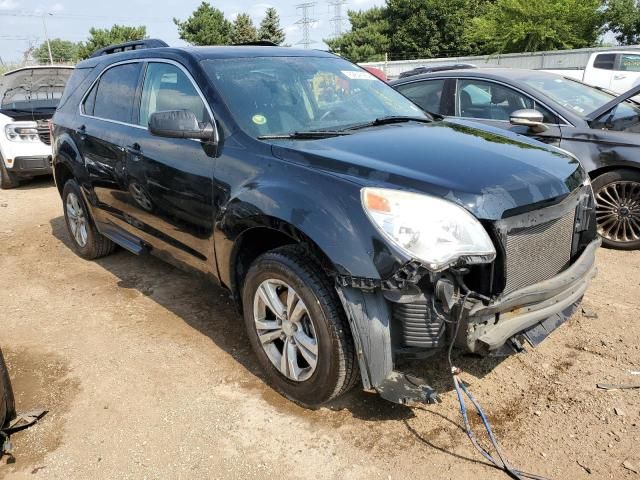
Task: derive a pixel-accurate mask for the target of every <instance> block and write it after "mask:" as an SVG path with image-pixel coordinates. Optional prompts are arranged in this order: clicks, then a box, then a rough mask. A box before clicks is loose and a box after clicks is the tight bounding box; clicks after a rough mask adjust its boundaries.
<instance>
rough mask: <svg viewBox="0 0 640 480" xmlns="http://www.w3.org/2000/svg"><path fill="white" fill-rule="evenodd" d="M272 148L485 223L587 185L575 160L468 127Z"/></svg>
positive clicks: (401, 130) (389, 129) (405, 129)
mask: <svg viewBox="0 0 640 480" xmlns="http://www.w3.org/2000/svg"><path fill="white" fill-rule="evenodd" d="M272 148H273V152H274V155H276V156H277V157H279V158H282V159H286V160H289V161H294V162H296V163H302V164H306V165H309V166H312V167H314V168H319V169H322V170H325V171H330V172H332V173H335V174H339V175H343V176H348V177H349V178H350V179H352V180H354V181H356V182H358V183H360V184H362V185H363V186H367V185H368V186H371V185H377V186H386V187H390V188H401V189H410V190H415V191H420V192H424V193H427V194H430V195H435V196H438V197H442V198H447V199H449V200H452V201H454V202H456V203H458V204H460V205H462V206H463V207H465V208H466V209H468V210H469V211H471V212H472V213H473V214H474V215H475V216H476V217H478V218H481V219H486V220H497V219H499V218H503V217H504V216H508V215H509V214H510V211H516V210H518V211H522V210H526V209H527V208H528V207H532V206H535V205H536V204H540V203H543V202H550V201H559V200H560V199H562V198H564V197H565V196H566V195H567V194H569V193H570V192H572V191H573V190H575V189H576V188H577V187H578V186H580V185H581V184H582V183H583V182H584V180H585V179H586V174H585V173H584V170H583V169H582V168H581V167H580V164H579V162H578V161H577V160H576V159H575V157H573V156H571V155H569V154H566V153H564V152H563V151H561V150H559V149H556V148H553V147H547V146H546V145H544V144H542V143H539V142H537V141H534V140H530V139H528V138H526V137H523V136H520V135H515V134H511V133H509V132H506V133H505V131H504V130H498V129H495V128H492V127H485V126H481V125H479V124H476V123H472V122H465V121H446V122H434V123H432V124H399V125H390V126H386V127H380V128H372V129H368V130H363V131H358V132H356V133H354V134H352V135H347V136H341V137H333V138H326V139H321V140H287V141H279V142H277V143H274V145H273V147H272Z"/></svg>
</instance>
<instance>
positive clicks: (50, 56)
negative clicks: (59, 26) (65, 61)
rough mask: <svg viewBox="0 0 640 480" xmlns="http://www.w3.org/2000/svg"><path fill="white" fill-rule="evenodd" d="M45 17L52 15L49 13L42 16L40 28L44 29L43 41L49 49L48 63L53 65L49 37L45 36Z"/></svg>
mask: <svg viewBox="0 0 640 480" xmlns="http://www.w3.org/2000/svg"><path fill="white" fill-rule="evenodd" d="M46 15H52V14H51V13H48V14H47V13H43V14H42V26H43V28H44V39H45V41H46V42H47V48H48V49H49V63H50V64H51V65H53V55H51V43H50V42H49V35H47V22H46V21H45V16H46Z"/></svg>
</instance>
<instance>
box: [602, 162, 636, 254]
mask: <svg viewBox="0 0 640 480" xmlns="http://www.w3.org/2000/svg"><path fill="white" fill-rule="evenodd" d="M593 190H594V193H595V196H596V202H597V204H598V205H597V209H596V217H597V221H598V233H599V234H600V236H601V237H602V244H603V245H604V246H605V247H608V248H614V249H618V250H636V249H638V248H640V172H637V171H634V170H614V171H611V172H607V173H604V174H602V175H600V176H599V177H597V178H596V179H595V180H594V181H593Z"/></svg>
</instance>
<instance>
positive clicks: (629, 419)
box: [0, 179, 640, 480]
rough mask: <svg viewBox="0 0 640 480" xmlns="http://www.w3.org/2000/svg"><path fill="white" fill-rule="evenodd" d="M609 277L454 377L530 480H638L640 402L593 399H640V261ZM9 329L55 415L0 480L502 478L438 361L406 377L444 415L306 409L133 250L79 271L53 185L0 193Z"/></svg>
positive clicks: (215, 296) (7, 338)
mask: <svg viewBox="0 0 640 480" xmlns="http://www.w3.org/2000/svg"><path fill="white" fill-rule="evenodd" d="M598 261H599V267H600V274H599V276H598V278H597V279H596V281H595V282H594V284H593V286H592V287H591V289H590V290H589V292H588V294H587V296H586V297H585V302H584V311H582V312H579V313H578V314H576V315H575V316H574V318H572V319H571V320H570V321H569V322H567V324H565V325H564V326H563V327H561V328H560V329H559V330H557V331H556V332H555V333H554V334H553V335H552V336H551V337H550V338H548V339H547V340H546V341H545V342H544V343H543V344H542V345H541V346H540V347H539V348H537V349H535V350H534V349H531V350H530V351H528V352H526V353H523V354H520V355H517V356H512V357H509V358H507V359H502V360H496V359H476V358H468V357H464V358H459V359H457V360H456V363H458V364H459V365H460V366H462V367H463V369H464V370H465V373H464V378H465V379H466V380H467V381H468V383H470V384H471V389H472V391H473V392H474V394H476V396H477V397H478V398H479V400H480V402H481V403H482V404H483V406H484V407H485V408H486V410H487V411H488V412H489V414H490V418H491V420H492V422H493V425H494V426H495V428H496V430H497V432H498V434H499V437H500V439H501V441H502V444H503V447H504V449H505V450H506V451H507V452H508V455H509V457H510V458H511V459H512V460H513V463H515V464H516V465H517V466H519V467H520V468H522V469H523V470H526V471H530V472H534V473H537V474H540V475H545V476H547V477H551V478H564V479H579V478H611V479H624V478H639V477H640V475H639V474H638V473H637V472H640V450H639V449H638V445H639V444H640V443H639V441H640V429H639V422H640V418H639V416H640V391H638V390H635V391H631V390H629V391H614V392H605V391H602V390H597V389H596V384H597V383H640V376H634V375H632V374H631V373H630V372H631V371H637V370H640V348H639V344H638V339H639V338H640V326H639V322H638V319H639V318H640V252H615V251H607V250H601V251H600V252H599V255H598ZM0 322H1V323H0V345H2V348H3V350H4V352H5V356H6V357H7V358H6V359H7V362H8V365H9V369H10V373H11V376H12V378H13V382H14V390H15V393H16V401H17V404H18V407H19V410H21V411H28V410H29V409H32V408H35V407H43V408H46V409H48V410H49V414H48V415H46V417H44V418H43V419H42V420H41V422H40V423H38V424H37V425H36V426H35V427H33V428H31V429H28V430H26V431H24V432H21V433H18V434H16V435H15V436H14V437H13V441H14V444H15V462H13V463H9V464H4V463H3V462H0V478H2V477H5V478H10V479H22V478H30V479H32V478H48V479H49V478H53V479H56V478H60V479H67V478H78V479H84V478H91V479H93V480H97V479H102V478H105V479H108V478H122V479H125V478H205V477H208V478H221V479H226V478H243V479H244V478H266V477H272V478H275V477H277V478H292V479H294V478H335V479H356V478H367V479H375V478H382V479H396V478H410V477H411V478H421V477H422V478H439V479H449V478H450V479H467V478H468V479H472V478H473V479H477V478H482V479H493V478H506V477H505V476H504V475H503V474H501V473H500V472H497V471H495V470H493V469H491V468H489V467H488V466H487V465H486V463H485V462H484V460H483V458H482V457H480V456H479V455H478V454H477V453H476V452H475V450H473V448H472V447H471V446H470V444H469V441H468V439H467V438H466V436H465V434H464V432H463V431H462V430H461V428H460V417H459V412H458V410H457V404H456V400H455V395H454V394H453V392H452V391H451V386H450V384H449V381H448V378H447V375H446V373H445V372H446V368H445V367H444V362H443V361H442V360H441V359H440V360H438V359H436V360H433V361H431V362H430V363H429V362H427V363H424V364H417V365H412V366H411V368H413V369H414V370H415V372H416V373H418V374H421V375H424V376H426V377H428V378H432V379H433V385H434V386H435V387H436V388H438V390H439V391H440V392H441V393H442V398H443V403H442V404H440V405H437V406H425V407H420V408H415V409H409V408H406V407H400V406H397V405H393V404H390V403H387V402H385V401H383V400H381V399H380V398H378V397H377V396H375V395H372V394H368V393H365V392H362V391H359V390H355V391H353V392H351V393H349V394H348V395H347V396H346V397H345V398H343V399H341V400H339V401H338V402H336V403H334V404H333V405H330V406H329V407H326V408H322V409H319V410H316V411H309V410H304V409H301V408H299V407H297V406H295V405H293V404H291V403H290V402H288V401H286V400H284V399H283V398H281V397H280V396H279V395H278V394H276V393H274V392H273V391H272V390H271V389H270V388H269V387H267V386H266V385H265V384H264V383H263V381H262V379H261V377H260V372H259V370H258V369H257V368H256V365H255V359H254V357H253V354H252V353H251V351H250V349H249V347H248V344H247V340H246V338H245V335H244V332H243V326H242V324H241V321H240V318H239V316H238V315H237V314H236V312H235V310H234V308H233V305H232V304H231V303H230V301H229V300H228V297H227V295H226V293H225V292H224V291H223V290H221V289H220V288H218V287H215V286H212V285H209V284H205V283H203V282H202V281H201V280H199V279H198V278H196V277H192V276H189V275H188V274H185V273H182V272H180V271H178V270H176V269H173V268H171V267H169V266H167V265H165V264H163V263H161V262H160V261H158V260H155V259H153V258H138V257H135V256H133V255H131V254H129V253H127V252H125V251H118V252H117V253H116V254H114V255H112V256H110V257H108V258H105V259H102V260H99V261H97V262H86V261H83V260H82V259H80V258H78V257H77V256H75V255H74V254H73V253H72V251H71V250H70V248H69V239H68V238H67V234H66V231H65V227H64V220H63V217H62V206H61V202H60V199H59V197H58V195H57V191H56V190H55V188H54V187H53V184H52V183H51V181H50V180H48V179H45V180H38V181H35V182H32V183H30V184H27V185H25V186H23V187H21V188H20V189H17V190H8V191H7V190H2V191H0ZM5 458H6V457H5ZM634 470H635V472H634Z"/></svg>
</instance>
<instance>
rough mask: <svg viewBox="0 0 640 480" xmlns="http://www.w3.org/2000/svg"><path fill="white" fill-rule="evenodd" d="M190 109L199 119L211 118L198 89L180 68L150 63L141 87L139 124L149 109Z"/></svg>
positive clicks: (156, 110) (157, 110) (146, 116)
mask: <svg viewBox="0 0 640 480" xmlns="http://www.w3.org/2000/svg"><path fill="white" fill-rule="evenodd" d="M165 110H191V111H192V112H193V113H194V114H195V116H196V118H197V119H198V121H199V122H201V123H202V122H208V121H210V118H209V114H208V112H207V108H206V106H205V104H204V102H203V101H202V98H201V97H200V95H199V94H198V91H197V90H196V88H195V87H194V86H193V83H191V80H190V79H189V77H187V76H186V75H185V74H184V72H183V71H182V70H180V69H179V68H178V67H176V66H175V65H171V64H169V63H149V65H148V66H147V73H146V75H145V78H144V86H143V87H142V101H141V102H140V118H139V124H140V125H143V126H145V127H146V126H147V125H148V124H149V117H150V116H151V114H152V113H155V112H161V111H165Z"/></svg>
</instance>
